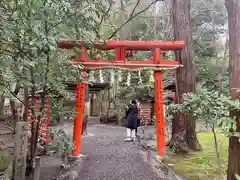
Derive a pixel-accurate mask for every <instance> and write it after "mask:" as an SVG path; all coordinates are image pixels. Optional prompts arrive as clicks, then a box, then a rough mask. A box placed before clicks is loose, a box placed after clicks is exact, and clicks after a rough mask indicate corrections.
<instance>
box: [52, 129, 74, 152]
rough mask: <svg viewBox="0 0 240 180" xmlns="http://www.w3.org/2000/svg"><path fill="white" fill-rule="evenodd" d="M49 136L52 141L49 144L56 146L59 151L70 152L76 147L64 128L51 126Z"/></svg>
mask: <svg viewBox="0 0 240 180" xmlns="http://www.w3.org/2000/svg"><path fill="white" fill-rule="evenodd" d="M49 138H50V139H51V142H50V143H49V144H48V146H49V147H52V148H55V149H56V150H57V151H58V152H62V153H70V152H71V151H72V150H73V149H74V144H73V142H72V139H71V137H70V136H68V135H67V133H66V132H65V131H64V130H62V129H55V128H51V129H50V133H49Z"/></svg>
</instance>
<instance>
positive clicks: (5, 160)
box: [0, 151, 9, 171]
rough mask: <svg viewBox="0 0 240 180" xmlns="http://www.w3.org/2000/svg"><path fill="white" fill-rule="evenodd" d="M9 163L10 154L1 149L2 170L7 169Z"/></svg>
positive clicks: (0, 167)
mask: <svg viewBox="0 0 240 180" xmlns="http://www.w3.org/2000/svg"><path fill="white" fill-rule="evenodd" d="M8 164H9V159H8V156H7V155H6V154H5V153H4V152H3V151H0V171H4V170H6V169H7V168H8Z"/></svg>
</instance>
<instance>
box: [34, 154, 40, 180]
mask: <svg viewBox="0 0 240 180" xmlns="http://www.w3.org/2000/svg"><path fill="white" fill-rule="evenodd" d="M40 168H41V157H36V158H35V168H34V173H33V180H39V177H40Z"/></svg>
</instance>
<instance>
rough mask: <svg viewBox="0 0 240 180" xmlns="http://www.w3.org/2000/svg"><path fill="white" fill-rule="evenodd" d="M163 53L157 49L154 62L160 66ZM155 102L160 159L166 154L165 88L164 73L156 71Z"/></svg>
mask: <svg viewBox="0 0 240 180" xmlns="http://www.w3.org/2000/svg"><path fill="white" fill-rule="evenodd" d="M160 53H161V51H160V49H159V48H155V50H154V55H153V60H154V63H155V64H159V63H160V60H161V54H160ZM154 101H155V113H156V135H157V154H158V156H160V157H163V156H164V153H165V133H164V107H163V87H162V72H161V71H154Z"/></svg>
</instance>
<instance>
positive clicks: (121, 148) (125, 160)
mask: <svg viewBox="0 0 240 180" xmlns="http://www.w3.org/2000/svg"><path fill="white" fill-rule="evenodd" d="M88 132H89V135H87V136H85V137H83V138H82V153H83V154H85V155H87V159H86V160H85V162H84V164H83V168H82V170H81V172H80V173H79V177H78V178H77V179H78V180H162V179H161V178H160V177H159V176H158V174H157V173H156V172H155V171H154V170H153V169H152V167H151V166H150V165H149V164H148V163H147V162H145V161H144V158H143V155H142V154H141V150H140V148H139V147H137V146H136V145H135V144H134V143H133V142H124V141H123V139H124V134H125V129H124V128H121V127H113V126H107V125H101V124H93V125H89V126H88Z"/></svg>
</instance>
